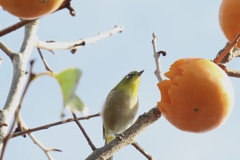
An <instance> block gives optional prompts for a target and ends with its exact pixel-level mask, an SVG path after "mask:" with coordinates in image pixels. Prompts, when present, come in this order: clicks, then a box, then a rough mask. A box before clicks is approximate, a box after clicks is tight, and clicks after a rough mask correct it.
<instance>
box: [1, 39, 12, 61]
mask: <svg viewBox="0 0 240 160" xmlns="http://www.w3.org/2000/svg"><path fill="white" fill-rule="evenodd" d="M0 49H1V50H2V51H3V52H4V53H6V55H7V56H8V57H9V58H10V59H12V58H13V56H14V52H13V51H11V49H10V48H8V47H7V46H6V45H5V44H3V42H1V41H0Z"/></svg>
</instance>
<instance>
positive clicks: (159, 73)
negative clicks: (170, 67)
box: [152, 33, 166, 82]
mask: <svg viewBox="0 0 240 160" xmlns="http://www.w3.org/2000/svg"><path fill="white" fill-rule="evenodd" d="M152 36H153V39H152V45H153V52H154V53H153V57H154V59H155V64H156V70H155V71H154V73H155V75H156V77H157V79H158V81H159V82H161V81H163V76H162V71H161V66H160V55H161V53H162V54H163V55H166V52H164V51H159V52H158V51H157V40H158V37H157V36H156V34H155V33H153V34H152Z"/></svg>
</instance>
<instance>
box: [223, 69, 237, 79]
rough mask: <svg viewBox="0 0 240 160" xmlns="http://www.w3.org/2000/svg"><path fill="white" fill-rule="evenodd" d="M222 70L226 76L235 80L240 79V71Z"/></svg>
mask: <svg viewBox="0 0 240 160" xmlns="http://www.w3.org/2000/svg"><path fill="white" fill-rule="evenodd" d="M224 70H225V72H226V73H227V75H228V76H230V77H235V78H240V71H237V70H231V69H228V68H225V69H224Z"/></svg>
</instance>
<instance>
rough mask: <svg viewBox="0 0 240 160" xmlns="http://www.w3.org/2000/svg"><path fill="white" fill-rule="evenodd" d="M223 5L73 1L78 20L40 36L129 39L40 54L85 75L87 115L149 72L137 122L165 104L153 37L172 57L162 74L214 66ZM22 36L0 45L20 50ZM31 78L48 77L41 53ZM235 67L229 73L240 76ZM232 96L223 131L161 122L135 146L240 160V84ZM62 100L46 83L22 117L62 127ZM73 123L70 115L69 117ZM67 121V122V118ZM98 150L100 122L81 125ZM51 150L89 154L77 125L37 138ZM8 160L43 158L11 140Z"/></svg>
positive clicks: (1, 97) (77, 159) (57, 19)
mask: <svg viewBox="0 0 240 160" xmlns="http://www.w3.org/2000/svg"><path fill="white" fill-rule="evenodd" d="M220 2H221V1H220V0H211V1H208V0H203V1H192V0H184V1H177V0H168V1H161V0H151V1H147V0H139V1H129V0H122V1H117V0H101V1H97V0H89V1H79V0H73V2H72V5H73V7H74V9H75V11H76V13H77V15H76V17H71V16H70V15H69V14H68V11H67V10H63V11H60V12H58V13H55V14H53V15H50V16H48V17H45V18H42V19H41V20H40V26H39V30H38V35H39V38H40V39H41V40H56V41H57V40H59V41H71V40H75V39H79V38H88V37H91V36H94V35H96V34H97V33H99V32H103V31H107V30H109V29H111V28H112V27H114V26H115V25H122V26H124V32H123V33H121V34H116V35H114V36H112V37H110V38H107V39H104V40H102V41H99V42H96V43H95V44H93V45H88V46H86V47H84V48H82V49H80V50H78V52H77V53H76V54H75V55H72V54H71V53H70V52H69V51H55V53H56V55H53V54H51V53H50V52H48V51H43V54H44V56H45V58H46V59H47V61H48V63H49V64H50V66H51V67H52V68H53V70H54V71H55V72H60V71H61V70H63V69H65V68H67V67H77V68H79V69H81V70H82V72H83V76H82V79H81V81H80V85H79V87H78V89H77V94H78V95H79V96H80V97H81V99H82V100H83V101H84V103H85V104H86V105H87V106H88V107H89V110H90V114H94V113H98V112H99V111H100V110H101V107H102V105H103V102H104V100H105V98H106V96H107V94H108V92H109V91H110V90H111V89H112V88H113V87H114V86H115V85H116V84H117V83H118V82H119V81H120V79H121V78H122V77H123V76H124V75H125V74H127V73H128V72H130V71H132V70H139V71H140V70H143V69H144V70H145V72H144V73H143V75H142V80H141V85H140V89H139V99H140V109H139V112H138V115H140V114H142V113H144V112H146V111H148V110H149V109H150V108H152V107H154V106H155V105H156V103H157V102H158V101H159V100H160V93H159V91H158V88H157V87H156V84H157V79H156V77H155V76H154V73H153V72H154V70H155V64H154V59H153V56H152V55H153V51H152V45H151V38H152V32H156V34H157V35H158V37H159V41H158V49H159V50H165V51H167V52H168V55H167V56H166V57H163V58H162V59H161V61H162V69H163V72H166V71H167V70H168V68H169V66H170V65H171V64H172V63H173V62H174V61H176V60H177V59H179V58H184V57H204V58H207V59H213V58H214V57H215V55H216V53H217V52H218V51H219V50H220V49H221V48H222V47H223V46H224V44H225V43H226V39H225V37H224V36H223V34H222V32H221V30H220V27H219V24H218V8H219V5H220ZM17 21H18V19H17V18H15V17H13V16H11V15H9V14H8V13H7V12H4V11H3V10H0V27H1V29H2V28H5V27H7V26H9V25H12V24H14V23H15V22H17ZM22 36H23V29H20V30H18V31H15V32H13V33H10V34H9V35H6V36H4V37H1V40H2V41H3V42H4V43H6V44H7V45H8V46H9V47H11V49H12V50H14V51H18V50H19V48H20V46H21V41H22ZM0 57H3V58H4V62H3V63H2V65H1V66H0V74H1V76H0V84H1V92H0V105H1V106H3V105H4V103H5V99H6V96H7V92H8V89H9V85H10V82H11V76H12V66H11V62H10V60H9V59H8V58H7V57H6V56H5V55H4V54H3V53H2V51H0ZM32 58H33V59H36V60H37V61H36V65H35V67H34V71H35V72H36V73H38V72H41V71H45V70H44V66H43V65H42V62H41V60H40V57H39V55H38V53H37V51H36V50H34V52H33V54H32ZM237 61H238V60H234V61H232V62H231V63H230V64H229V66H230V67H232V68H234V69H239V65H238V63H237ZM231 81H232V83H233V86H234V90H235V97H236V100H235V105H234V109H233V112H232V113H231V115H230V117H229V119H228V120H227V121H226V123H225V124H224V125H222V126H221V127H219V128H217V129H215V130H213V131H210V132H207V133H204V134H194V133H188V132H183V131H180V130H178V129H176V128H175V127H173V126H172V125H171V124H170V123H168V122H167V121H166V120H165V118H164V117H162V118H160V119H159V121H157V122H156V123H155V124H153V125H151V126H150V127H149V128H147V129H146V130H144V132H143V133H142V134H141V135H139V136H138V137H137V141H138V143H139V144H140V145H141V146H142V147H143V148H144V149H145V150H146V151H147V152H148V153H149V154H151V155H152V156H153V157H154V158H155V159H156V160H175V159H183V160H193V159H194V160H203V159H204V160H213V159H217V160H226V159H231V160H238V159H240V152H239V148H240V137H239V135H240V108H239V104H240V101H239V98H238V97H239V96H240V94H239V89H240V87H239V80H238V79H236V78H231ZM61 109H62V100H61V93H60V89H59V87H58V84H57V83H56V82H55V80H54V79H51V78H49V77H42V78H40V79H38V80H36V81H35V82H34V83H33V84H32V85H31V86H30V89H29V90H28V93H27V97H26V99H25V101H24V105H23V109H22V115H23V119H24V120H25V122H26V123H27V124H28V126H29V127H36V126H40V125H44V124H47V123H51V122H55V121H58V120H60V111H61ZM67 116H68V117H71V114H69V113H68V114H67ZM66 118H67V117H66ZM82 125H83V126H84V128H85V129H86V132H87V133H88V134H89V136H90V138H91V139H92V141H93V143H94V144H95V145H96V147H101V146H102V145H103V144H104V141H103V139H102V123H101V118H100V117H98V118H94V119H90V120H88V121H82ZM34 134H35V135H36V136H37V137H38V138H39V139H40V141H41V142H42V143H43V144H45V145H46V146H47V147H53V148H59V149H61V150H63V152H62V153H58V152H53V153H52V156H53V157H54V158H55V159H56V160H66V159H71V160H83V159H85V158H86V157H87V156H88V155H89V154H90V153H91V149H90V147H89V146H88V144H87V142H86V140H85V139H84V138H83V135H82V133H81V132H80V130H79V128H78V127H77V126H76V124H75V123H69V124H65V125H61V126H57V127H54V128H50V129H48V130H43V131H39V132H36V133H34ZM114 158H115V160H126V159H138V160H144V159H145V157H143V155H142V154H140V153H139V152H138V151H136V150H135V149H134V148H133V147H132V146H128V147H126V148H124V149H122V150H120V151H119V152H117V153H116V154H115V156H114ZM5 159H6V160H13V159H14V160H20V159H21V160H22V159H24V160H32V159H36V160H43V159H47V157H46V156H45V154H44V153H43V152H42V151H41V150H40V149H39V148H38V147H37V146H36V145H35V144H33V142H32V141H31V139H30V138H29V137H27V138H25V139H24V138H22V137H18V138H15V139H14V140H11V141H10V143H9V144H8V147H7V152H6V155H5Z"/></svg>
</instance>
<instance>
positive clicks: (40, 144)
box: [29, 133, 62, 160]
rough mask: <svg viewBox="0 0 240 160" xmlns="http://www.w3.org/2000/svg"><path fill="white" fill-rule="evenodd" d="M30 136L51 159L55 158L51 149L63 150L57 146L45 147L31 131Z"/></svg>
mask: <svg viewBox="0 0 240 160" xmlns="http://www.w3.org/2000/svg"><path fill="white" fill-rule="evenodd" d="M29 137H30V138H31V139H32V140H33V142H34V143H35V144H36V145H37V146H39V147H40V148H41V149H42V150H43V152H44V153H45V154H46V156H47V157H48V159H49V160H54V158H52V156H51V155H50V153H49V152H50V151H58V152H62V151H61V150H59V149H55V148H47V147H45V146H44V145H43V144H42V143H41V142H40V141H39V140H38V139H37V138H36V137H35V136H34V135H33V134H32V133H29Z"/></svg>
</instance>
